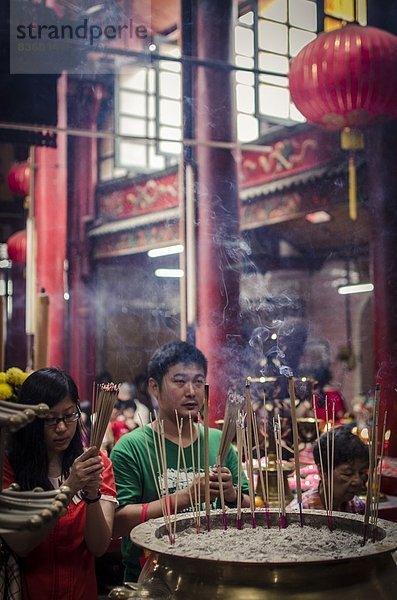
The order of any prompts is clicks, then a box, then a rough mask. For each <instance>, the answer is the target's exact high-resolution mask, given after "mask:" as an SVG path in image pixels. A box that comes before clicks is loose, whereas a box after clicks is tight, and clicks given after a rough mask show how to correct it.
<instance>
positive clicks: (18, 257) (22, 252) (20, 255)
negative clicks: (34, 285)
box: [7, 229, 26, 265]
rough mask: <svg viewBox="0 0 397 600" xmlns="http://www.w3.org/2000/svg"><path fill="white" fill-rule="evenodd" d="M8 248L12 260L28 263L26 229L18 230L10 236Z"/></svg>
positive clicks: (21, 263)
mask: <svg viewBox="0 0 397 600" xmlns="http://www.w3.org/2000/svg"><path fill="white" fill-rule="evenodd" d="M7 250H8V258H9V259H10V260H12V262H14V263H17V264H20V265H24V264H25V263H26V229H22V230H21V231H16V232H15V233H13V234H12V235H11V236H10V237H9V238H8V240H7Z"/></svg>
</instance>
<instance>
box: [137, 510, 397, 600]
mask: <svg viewBox="0 0 397 600" xmlns="http://www.w3.org/2000/svg"><path fill="white" fill-rule="evenodd" d="M270 513H271V514H270V523H271V527H270V529H268V528H267V526H266V518H265V511H264V510H258V511H256V520H257V525H258V527H257V528H256V529H255V530H253V529H252V527H251V521H250V517H251V515H250V513H249V511H244V526H243V529H242V530H238V529H237V528H236V511H229V512H228V529H227V530H226V531H224V530H223V528H222V516H221V514H218V513H212V514H211V531H210V532H207V531H205V527H204V518H203V527H202V532H201V533H199V534H197V533H196V529H195V527H194V522H193V519H192V517H186V516H185V515H183V514H182V515H179V516H178V517H177V527H176V531H177V533H176V542H175V544H174V545H172V546H170V545H169V541H168V537H167V535H166V533H167V531H166V527H165V525H164V522H163V520H162V519H154V520H152V521H149V522H147V523H144V524H142V525H139V526H138V527H136V528H135V529H133V531H132V532H131V539H132V541H133V542H134V543H136V544H138V545H140V546H142V547H144V548H146V549H148V550H151V551H152V555H151V558H150V559H149V561H148V563H147V564H146V566H145V568H144V570H143V571H142V574H141V577H140V580H139V584H140V589H141V590H143V591H142V593H144V595H143V596H139V595H138V596H131V598H132V597H148V598H150V597H153V598H158V599H164V600H165V599H167V600H173V599H175V600H176V599H182V598H183V599H184V600H186V599H187V598H189V600H198V599H199V598H200V600H207V599H208V600H210V599H211V600H213V599H216V600H237V599H240V598H244V599H247V600H259V599H261V600H276V599H277V600H282V599H283V598H290V597H291V595H292V596H294V595H295V594H297V595H298V596H299V598H300V600H305V599H309V598H310V600H314V599H317V598H321V600H331V599H332V600H334V598H335V597H336V594H341V595H343V594H344V593H345V594H347V593H348V594H349V599H350V600H359V599H360V600H361V599H362V598H365V597H368V598H370V597H373V598H380V597H381V598H382V599H389V598H390V599H391V598H393V597H394V591H393V588H394V586H395V585H397V566H396V564H395V562H394V560H393V558H392V552H393V551H394V550H395V549H396V548H397V525H396V524H394V523H390V522H388V521H383V520H378V525H377V527H376V530H375V539H376V541H375V542H373V541H372V536H371V538H370V540H369V541H367V543H366V544H365V546H362V539H363V519H362V517H360V516H357V515H350V514H346V513H334V514H333V523H334V530H333V531H332V532H330V531H329V529H328V528H327V519H326V513H325V512H324V511H317V510H316V511H305V513H304V514H305V526H304V527H303V528H301V527H300V525H299V513H292V512H290V513H288V523H289V525H288V527H287V528H286V529H280V530H279V528H278V525H277V519H278V511H274V510H271V511H270ZM394 589H395V588H394ZM137 593H139V592H137ZM145 594H146V596H145ZM150 594H152V595H150ZM298 596H296V597H298ZM126 597H128V596H126ZM342 597H343V596H342Z"/></svg>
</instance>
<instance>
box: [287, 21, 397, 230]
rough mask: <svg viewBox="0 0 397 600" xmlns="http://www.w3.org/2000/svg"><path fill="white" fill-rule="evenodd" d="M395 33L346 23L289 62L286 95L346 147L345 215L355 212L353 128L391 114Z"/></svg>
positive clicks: (396, 112)
mask: <svg viewBox="0 0 397 600" xmlns="http://www.w3.org/2000/svg"><path fill="white" fill-rule="evenodd" d="M396 65H397V37H396V36H395V35H392V34H391V33H388V32H386V31H383V30H381V29H376V28H375V27H360V26H359V25H348V26H346V27H342V28H341V29H336V30H333V31H330V32H328V33H323V34H320V35H319V36H318V37H317V38H316V39H315V40H313V41H312V42H310V44H308V45H307V46H305V47H304V48H303V49H302V50H301V51H300V52H299V54H298V55H297V56H296V57H295V58H294V59H293V61H292V63H291V70H290V75H289V85H290V92H291V98H292V100H293V102H294V103H295V105H296V106H297V108H298V109H299V110H300V112H301V113H302V114H303V116H304V117H306V119H307V120H308V122H309V123H312V124H313V125H318V126H320V127H325V128H326V129H331V130H339V131H341V145H342V148H344V149H345V150H349V151H350V158H349V176H350V178H349V200H350V217H351V218H352V219H356V218H357V209H356V200H355V196H356V172H355V165H354V154H353V151H354V150H361V149H363V148H364V137H363V133H362V131H360V130H359V128H362V127H364V126H367V125H370V124H371V123H372V124H375V123H380V122H382V121H385V120H387V119H393V118H396V117H397V68H396Z"/></svg>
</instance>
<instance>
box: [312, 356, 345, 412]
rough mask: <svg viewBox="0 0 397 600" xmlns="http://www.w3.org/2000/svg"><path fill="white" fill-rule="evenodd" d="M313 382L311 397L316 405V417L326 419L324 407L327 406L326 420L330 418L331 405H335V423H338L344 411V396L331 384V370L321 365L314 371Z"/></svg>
mask: <svg viewBox="0 0 397 600" xmlns="http://www.w3.org/2000/svg"><path fill="white" fill-rule="evenodd" d="M314 378H315V383H314V386H313V392H314V395H313V398H314V402H315V406H316V415H317V418H318V419H320V420H321V421H324V422H325V421H326V420H327V414H326V407H328V420H329V421H330V420H331V419H332V411H333V406H335V423H339V422H340V421H341V419H342V418H343V416H344V414H345V413H346V405H345V401H344V398H343V396H342V394H341V392H340V390H338V388H337V387H336V386H335V385H331V379H332V375H331V371H330V370H329V369H327V368H326V367H321V368H319V369H317V370H316V371H315V372H314Z"/></svg>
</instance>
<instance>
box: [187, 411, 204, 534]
mask: <svg viewBox="0 0 397 600" xmlns="http://www.w3.org/2000/svg"><path fill="white" fill-rule="evenodd" d="M189 429H190V452H191V460H192V469H193V494H194V509H193V515H194V521H195V524H196V532H197V533H200V452H201V450H200V429H198V436H197V465H196V464H195V463H196V461H195V459H194V446H193V444H194V436H193V421H192V415H191V414H190V413H189ZM196 466H197V470H196Z"/></svg>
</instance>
